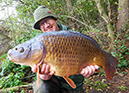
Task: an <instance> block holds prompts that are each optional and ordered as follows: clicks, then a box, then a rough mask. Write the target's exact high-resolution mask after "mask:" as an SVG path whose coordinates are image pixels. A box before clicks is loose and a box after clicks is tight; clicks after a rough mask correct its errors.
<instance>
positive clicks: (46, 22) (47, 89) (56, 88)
mask: <svg viewBox="0 0 129 93" xmlns="http://www.w3.org/2000/svg"><path fill="white" fill-rule="evenodd" d="M34 19H35V24H34V28H35V29H38V30H41V31H42V32H49V31H60V30H69V31H72V30H71V29H70V28H68V27H67V26H64V25H61V24H59V23H57V17H56V16H55V15H54V14H53V13H52V11H51V10H49V9H48V8H46V7H45V6H39V7H38V8H37V9H36V10H35V11H34ZM50 68H51V67H50V65H48V64H46V63H44V64H43V66H42V68H41V70H40V78H41V80H40V81H41V84H40V86H39V87H36V84H34V93H83V92H84V91H83V81H84V76H87V77H89V76H90V75H93V74H94V72H95V70H97V69H98V68H99V67H98V66H97V65H95V66H92V65H91V66H87V67H85V68H83V69H82V71H81V72H80V73H79V74H78V75H73V76H69V78H70V79H72V80H73V81H74V82H75V84H76V88H75V89H73V88H71V87H70V86H69V85H68V84H67V82H66V81H65V80H64V79H63V78H62V77H59V76H55V75H54V73H55V72H54V71H50ZM32 71H33V72H37V66H36V65H35V66H34V67H33V68H32Z"/></svg>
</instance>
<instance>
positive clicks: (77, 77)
mask: <svg viewBox="0 0 129 93" xmlns="http://www.w3.org/2000/svg"><path fill="white" fill-rule="evenodd" d="M57 25H58V27H59V29H60V30H69V31H73V30H72V29H70V28H69V27H67V26H65V25H62V24H59V23H57ZM57 78H58V79H59V80H60V83H61V85H62V87H63V88H67V89H69V90H73V88H71V87H70V86H69V84H68V83H67V82H66V81H65V80H64V79H63V78H62V77H57ZM69 78H70V79H72V80H73V81H74V83H75V84H76V89H74V90H83V81H84V76H82V75H72V76H69Z"/></svg>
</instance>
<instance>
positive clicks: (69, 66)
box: [8, 31, 118, 88]
mask: <svg viewBox="0 0 129 93" xmlns="http://www.w3.org/2000/svg"><path fill="white" fill-rule="evenodd" d="M8 56H9V58H10V60H11V61H12V62H14V63H16V64H21V65H28V66H31V67H33V65H34V64H39V66H40V65H41V64H42V63H47V64H49V65H50V66H51V69H50V70H51V71H55V75H57V76H61V77H63V78H64V79H65V80H66V81H67V82H68V84H69V85H70V86H71V87H72V88H76V85H75V84H74V82H73V81H72V80H71V79H70V78H68V76H70V75H75V74H77V73H79V72H80V71H81V70H82V69H83V68H84V67H86V66H89V65H99V66H102V67H103V69H104V71H105V73H106V76H107V79H108V80H111V79H112V78H113V76H114V73H115V68H116V66H117V65H118V61H117V59H116V58H115V57H113V56H112V55H111V54H110V53H107V52H105V51H103V50H102V49H101V48H100V46H99V44H98V43H97V42H96V41H95V40H94V39H92V38H91V37H90V36H87V35H84V34H81V33H79V32H75V31H52V32H45V33H41V34H39V35H38V36H36V37H34V38H32V39H30V40H28V41H26V42H24V43H22V44H19V45H17V46H16V47H14V48H13V49H10V50H9V51H8ZM39 68H40V67H39ZM39 68H38V70H39ZM37 73H39V71H38V72H37Z"/></svg>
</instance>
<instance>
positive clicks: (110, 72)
mask: <svg viewBox="0 0 129 93" xmlns="http://www.w3.org/2000/svg"><path fill="white" fill-rule="evenodd" d="M117 65H118V60H117V59H116V58H115V57H113V56H112V55H111V54H109V55H108V58H107V62H106V66H105V67H103V68H104V71H105V73H106V76H107V79H108V80H111V79H112V78H113V76H114V73H115V72H116V71H115V69H116V67H117Z"/></svg>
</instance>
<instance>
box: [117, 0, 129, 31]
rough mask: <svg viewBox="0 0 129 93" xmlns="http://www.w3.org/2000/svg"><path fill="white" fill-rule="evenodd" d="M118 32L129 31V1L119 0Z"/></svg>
mask: <svg viewBox="0 0 129 93" xmlns="http://www.w3.org/2000/svg"><path fill="white" fill-rule="evenodd" d="M117 19H118V23H117V26H116V27H117V31H119V32H120V31H121V29H129V0H119V8H118V18H117Z"/></svg>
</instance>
